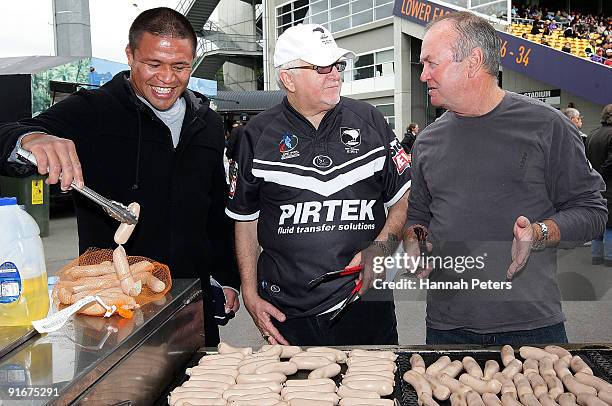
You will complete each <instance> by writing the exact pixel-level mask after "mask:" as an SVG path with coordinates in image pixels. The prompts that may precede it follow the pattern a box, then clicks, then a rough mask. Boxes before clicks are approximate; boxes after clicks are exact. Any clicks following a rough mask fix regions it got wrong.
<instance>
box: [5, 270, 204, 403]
mask: <svg viewBox="0 0 612 406" xmlns="http://www.w3.org/2000/svg"><path fill="white" fill-rule="evenodd" d="M202 310H203V306H202V302H201V290H200V283H199V281H198V280H196V279H176V280H173V285H172V289H171V290H170V292H168V294H167V295H166V296H165V297H164V298H163V299H162V300H159V301H157V302H152V303H149V304H147V305H145V306H143V307H142V308H141V309H137V310H136V311H135V312H134V317H133V318H132V319H129V320H128V319H122V318H120V317H119V316H113V317H111V318H109V319H104V318H101V317H89V316H81V315H79V316H76V317H74V318H72V319H71V321H69V322H68V323H66V325H65V326H64V327H62V329H60V330H59V331H56V332H54V333H50V334H45V335H42V336H41V335H36V336H35V337H33V338H30V339H29V340H27V341H26V342H25V343H23V344H21V345H20V346H18V347H17V348H16V349H14V350H13V351H11V352H9V353H8V354H6V355H4V356H3V357H0V405H12V404H15V405H17V404H19V405H23V404H32V405H46V404H58V405H64V404H71V403H74V402H78V403H80V404H95V405H112V404H118V403H121V402H123V401H127V400H130V401H131V403H129V404H132V405H138V404H151V403H153V402H154V401H155V400H156V399H157V398H158V397H159V396H160V395H161V394H162V393H163V392H164V390H165V389H166V386H167V385H168V384H169V383H170V381H171V380H172V379H173V378H174V376H175V374H177V373H181V374H182V373H183V366H184V364H185V362H187V360H188V359H189V358H190V357H191V356H192V355H193V353H194V352H195V351H196V350H197V349H198V348H200V347H201V346H202V345H203V343H204V337H203V331H204V329H203V317H202ZM19 330H20V331H17V330H13V331H10V329H8V330H7V329H3V333H4V334H5V335H6V338H4V337H3V340H2V341H1V342H4V341H7V342H11V343H14V342H15V341H14V340H15V339H16V336H19V337H21V336H22V335H23V334H24V330H23V328H21V329H19ZM11 337H12V338H11Z"/></svg>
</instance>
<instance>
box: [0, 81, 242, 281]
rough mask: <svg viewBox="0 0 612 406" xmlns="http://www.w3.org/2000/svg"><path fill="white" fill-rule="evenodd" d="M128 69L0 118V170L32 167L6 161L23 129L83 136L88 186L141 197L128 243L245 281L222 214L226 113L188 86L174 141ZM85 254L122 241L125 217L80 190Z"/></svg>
mask: <svg viewBox="0 0 612 406" xmlns="http://www.w3.org/2000/svg"><path fill="white" fill-rule="evenodd" d="M128 77H129V72H121V73H119V74H117V75H116V76H115V77H114V78H113V79H112V80H111V81H110V82H108V83H106V84H105V85H104V86H102V87H101V88H99V89H96V90H81V91H79V92H77V93H75V94H74V95H72V96H70V97H68V98H67V99H66V100H64V101H62V102H60V103H58V104H56V105H54V106H52V107H50V108H49V109H48V110H47V111H45V112H43V113H42V114H40V115H38V116H36V117H34V118H31V119H25V120H22V121H20V122H17V123H4V124H2V125H0V173H1V174H4V175H8V176H25V175H27V174H29V173H32V172H33V171H34V169H33V168H32V167H25V166H23V165H17V164H12V163H9V162H8V161H7V159H8V157H9V156H10V153H11V152H12V150H13V149H14V147H15V143H16V141H17V139H18V137H19V136H20V135H22V134H25V133H28V132H32V131H41V132H45V133H48V134H53V135H55V136H58V137H62V138H69V139H71V140H73V141H74V142H75V144H76V149H77V153H78V155H79V159H80V161H81V164H82V167H83V176H84V179H85V184H86V185H87V186H89V187H91V188H92V189H94V190H95V191H97V192H98V193H100V194H102V195H103V196H106V197H108V198H110V199H113V200H116V201H118V202H123V203H125V204H128V203H130V202H139V203H140V206H141V212H140V220H139V222H138V226H137V227H136V229H135V230H134V233H133V235H132V237H131V238H130V240H129V241H128V242H127V243H126V245H125V249H126V251H127V253H128V255H142V256H146V257H149V258H152V259H154V260H156V261H159V262H162V263H165V264H167V265H168V266H169V267H170V270H171V273H172V277H173V278H196V277H200V278H201V280H202V281H203V282H204V281H205V282H206V283H203V284H202V285H203V288H204V289H205V290H206V289H207V287H208V277H209V273H210V274H211V275H213V276H214V277H215V278H216V279H217V280H218V281H219V282H220V283H221V284H222V285H223V286H231V287H234V288H236V289H237V288H238V287H239V286H240V278H239V275H238V271H237V267H236V264H235V257H234V253H233V223H232V221H231V220H230V219H229V218H228V217H227V216H226V215H225V214H224V212H223V210H224V207H225V200H226V196H227V185H226V183H225V175H224V169H223V159H222V157H223V149H224V136H223V125H222V120H221V118H220V117H219V115H218V114H216V113H215V112H214V111H213V110H211V109H210V108H209V101H208V99H206V97H205V96H203V95H201V94H198V93H195V92H192V91H190V90H187V91H185V93H184V94H183V97H184V98H185V101H186V105H187V109H186V112H185V118H184V121H183V128H182V129H181V136H180V141H179V143H178V145H177V148H176V149H174V147H173V144H172V137H171V135H170V130H169V129H168V127H167V126H166V125H165V124H164V123H163V122H162V121H161V120H160V119H159V118H158V117H157V116H155V114H154V113H153V111H152V110H151V109H150V108H149V107H147V106H146V105H145V104H143V103H142V102H141V101H140V100H139V99H138V98H137V97H136V95H135V93H134V91H133V89H132V87H131V85H130V83H129V80H128ZM73 196H74V201H75V209H76V216H77V221H78V232H79V252H80V253H83V252H84V251H85V250H86V249H87V248H89V247H98V248H111V249H113V248H115V247H116V244H115V242H114V241H113V236H114V233H115V231H116V230H117V227H118V225H119V223H118V222H117V221H116V220H114V219H112V218H110V217H109V216H107V215H106V214H105V213H104V212H103V211H102V209H101V208H100V207H98V206H97V205H95V204H93V203H91V202H90V201H88V200H86V199H85V198H83V197H82V196H80V195H78V194H77V193H73Z"/></svg>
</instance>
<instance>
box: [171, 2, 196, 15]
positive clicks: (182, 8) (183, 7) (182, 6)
mask: <svg viewBox="0 0 612 406" xmlns="http://www.w3.org/2000/svg"><path fill="white" fill-rule="evenodd" d="M195 2H196V0H181V1H179V3H178V4H177V5H176V8H175V10H176V11H178V12H179V13H181V14H183V15H187V12H188V11H189V10H190V9H191V6H193V3H195Z"/></svg>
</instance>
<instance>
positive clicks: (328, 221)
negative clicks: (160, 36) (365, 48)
mask: <svg viewBox="0 0 612 406" xmlns="http://www.w3.org/2000/svg"><path fill="white" fill-rule="evenodd" d="M354 57H355V54H354V53H353V52H351V51H348V50H346V49H342V48H340V47H338V46H337V45H336V42H335V41H334V39H333V38H332V35H331V33H330V32H329V31H327V30H326V29H325V28H323V27H322V26H320V25H316V24H307V25H301V24H300V25H297V26H294V27H291V28H289V29H287V30H286V31H285V32H284V33H283V34H282V35H281V36H280V37H279V38H278V40H277V42H276V50H275V53H274V66H275V67H276V77H277V82H278V84H279V86H280V87H281V88H283V89H284V90H286V92H287V96H286V97H285V99H284V100H283V102H282V103H281V104H279V105H277V106H275V107H273V108H271V109H270V110H268V111H267V112H264V113H262V114H260V115H258V116H256V117H255V118H254V119H253V120H251V122H249V125H248V126H247V127H246V129H245V134H244V137H242V138H241V139H240V141H239V144H238V147H237V157H236V165H237V167H236V168H235V170H234V171H233V172H234V173H235V174H236V176H235V177H234V178H233V179H232V182H231V185H230V199H229V202H228V207H227V210H226V212H227V214H228V215H229V216H230V217H232V218H233V219H235V220H237V222H236V255H237V258H238V262H239V268H240V274H241V281H242V292H243V299H244V303H245V306H246V308H247V309H248V311H249V313H250V314H251V316H252V317H253V320H254V322H255V324H256V325H257V327H258V328H259V330H260V331H261V333H262V336H263V337H264V339H266V340H267V341H268V342H270V343H281V344H287V343H291V344H295V345H349V344H396V343H397V329H396V319H395V307H394V304H393V294H392V292H390V291H380V290H376V289H370V290H368V289H369V288H370V287H371V286H372V284H373V280H374V279H375V278H376V277H378V278H380V275H376V274H374V272H373V266H372V261H373V257H374V256H388V255H391V254H392V253H393V252H394V251H395V249H396V247H397V242H398V236H399V235H400V234H401V229H402V227H403V225H404V222H405V220H406V210H407V203H406V202H407V195H408V189H409V188H410V167H409V165H408V161H407V156H406V154H405V152H404V150H403V149H402V147H401V145H400V143H399V142H398V140H397V139H396V138H395V135H394V134H393V131H392V130H391V128H389V126H388V124H387V122H386V121H385V119H384V117H383V115H382V114H381V113H380V112H379V111H378V110H376V109H375V108H374V107H373V106H371V105H369V104H367V103H363V102H359V101H355V100H351V99H347V98H344V97H340V88H341V86H342V78H341V75H340V72H342V71H344V69H345V67H346V59H352V58H354ZM385 207H386V208H387V209H388V214H387V215H386V214H385ZM360 264H362V265H363V267H364V269H363V270H362V271H361V272H359V273H355V274H351V275H344V276H340V277H336V278H332V279H329V280H324V281H322V282H320V283H318V284H309V281H311V280H312V279H315V278H317V277H320V276H321V275H323V274H326V273H327V272H331V271H336V270H340V269H343V268H345V267H347V266H356V265H360ZM359 283H361V284H363V286H362V287H359V286H358V284H359ZM356 286H357V289H358V290H359V296H358V300H356V301H355V302H353V303H349V305H347V306H346V308H345V309H344V310H342V312H341V313H339V314H338V315H337V316H336V317H335V318H333V320H332V316H333V315H334V314H335V313H336V311H337V310H338V309H340V308H341V306H342V304H343V303H344V302H345V299H346V298H347V296H348V295H349V294H350V293H351V291H353V290H354V289H356ZM374 286H376V285H374ZM366 290H368V292H367V294H366Z"/></svg>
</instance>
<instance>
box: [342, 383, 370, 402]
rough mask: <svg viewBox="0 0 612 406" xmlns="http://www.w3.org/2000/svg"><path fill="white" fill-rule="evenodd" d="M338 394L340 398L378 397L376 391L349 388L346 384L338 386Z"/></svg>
mask: <svg viewBox="0 0 612 406" xmlns="http://www.w3.org/2000/svg"><path fill="white" fill-rule="evenodd" d="M338 396H339V397H340V398H341V399H342V398H358V399H380V395H379V394H378V393H377V392H373V391H367V390H359V389H351V388H349V387H348V386H344V385H340V387H339V388H338Z"/></svg>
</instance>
